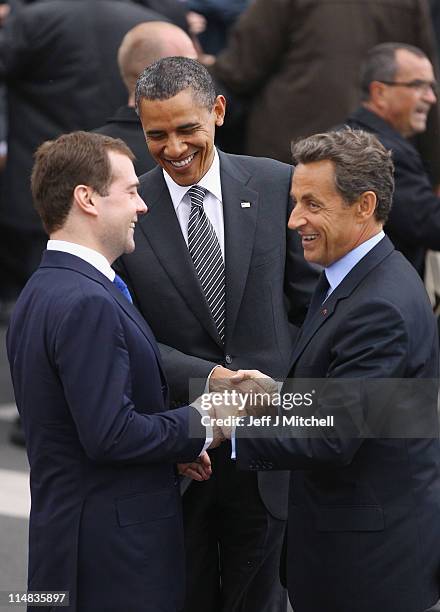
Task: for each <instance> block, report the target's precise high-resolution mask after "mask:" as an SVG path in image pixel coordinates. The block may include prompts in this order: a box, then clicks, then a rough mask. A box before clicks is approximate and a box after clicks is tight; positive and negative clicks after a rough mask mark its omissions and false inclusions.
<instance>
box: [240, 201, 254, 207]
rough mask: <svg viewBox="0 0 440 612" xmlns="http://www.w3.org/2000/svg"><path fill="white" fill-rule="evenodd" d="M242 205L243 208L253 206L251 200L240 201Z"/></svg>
mask: <svg viewBox="0 0 440 612" xmlns="http://www.w3.org/2000/svg"><path fill="white" fill-rule="evenodd" d="M240 206H241V207H242V208H250V207H251V203H250V202H240Z"/></svg>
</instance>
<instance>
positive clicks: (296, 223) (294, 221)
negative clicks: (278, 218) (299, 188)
mask: <svg viewBox="0 0 440 612" xmlns="http://www.w3.org/2000/svg"><path fill="white" fill-rule="evenodd" d="M306 223H307V220H306V219H305V218H304V215H303V214H302V212H301V207H300V206H298V204H297V205H296V206H295V207H294V208H293V210H292V212H291V213H290V217H289V221H288V222H287V227H288V228H289V229H291V230H296V229H298V228H299V227H302V226H303V225H305V224H306Z"/></svg>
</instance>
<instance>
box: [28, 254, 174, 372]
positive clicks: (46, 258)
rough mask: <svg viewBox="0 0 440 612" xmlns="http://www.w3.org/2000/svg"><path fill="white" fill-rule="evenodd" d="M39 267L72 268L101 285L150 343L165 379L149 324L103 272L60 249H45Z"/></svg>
mask: <svg viewBox="0 0 440 612" xmlns="http://www.w3.org/2000/svg"><path fill="white" fill-rule="evenodd" d="M40 267H41V268H48V267H49V268H66V269H69V270H74V271H75V272H79V273H80V274H82V275H84V276H87V277H88V278H90V279H91V280H93V281H95V282H97V283H99V284H100V285H102V286H103V287H104V288H105V289H106V290H107V291H108V292H109V293H110V294H111V295H112V296H113V297H114V299H115V300H116V301H117V302H118V304H119V305H120V306H121V308H122V309H123V310H124V312H125V314H126V315H127V316H128V317H129V318H130V319H131V320H132V321H133V322H134V323H136V325H137V326H138V327H139V329H140V331H141V332H142V334H143V335H144V336H145V338H146V339H147V340H148V342H149V343H150V344H151V347H152V349H153V351H154V353H155V355H156V358H157V361H158V363H159V367H160V369H161V371H162V375H163V378H164V379H165V374H164V371H163V368H162V360H161V357H160V353H159V348H158V346H157V342H156V339H155V337H154V335H153V332H152V331H151V329H150V327H149V325H148V324H147V322H146V321H145V319H144V318H143V317H142V315H141V314H140V312H139V311H138V310H137V308H136V307H135V306H133V304H130V302H129V301H128V300H127V299H126V298H125V297H124V296H123V294H122V293H121V291H120V290H119V289H118V288H117V287H116V286H115V285H114V284H113V283H112V282H111V281H110V280H109V279H108V278H107V277H106V276H104V274H101V272H99V270H97V269H96V268H94V267H93V266H92V265H91V264H89V263H87V262H86V261H84V260H82V259H81V258H80V257H76V256H75V255H71V254H70V253H63V252H61V251H45V252H44V254H43V259H42V262H41V265H40Z"/></svg>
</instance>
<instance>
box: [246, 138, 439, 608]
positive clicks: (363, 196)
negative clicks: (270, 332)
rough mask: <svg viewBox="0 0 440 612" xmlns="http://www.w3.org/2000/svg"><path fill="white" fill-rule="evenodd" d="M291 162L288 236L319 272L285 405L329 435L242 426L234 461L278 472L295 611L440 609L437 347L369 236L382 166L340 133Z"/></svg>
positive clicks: (368, 144) (385, 252)
mask: <svg viewBox="0 0 440 612" xmlns="http://www.w3.org/2000/svg"><path fill="white" fill-rule="evenodd" d="M293 155H294V160H295V162H296V164H297V165H296V169H295V173H294V176H293V181H292V198H293V201H294V209H293V212H292V214H291V216H290V220H289V227H290V228H291V229H293V230H296V231H297V232H298V233H299V235H300V236H301V238H302V244H303V247H304V254H305V257H306V259H307V260H308V261H310V262H314V263H319V264H321V265H322V266H324V271H323V273H322V275H321V279H320V281H319V282H318V287H317V290H316V292H315V294H314V296H313V298H312V302H311V305H310V309H309V312H308V315H307V318H306V320H305V322H304V325H303V327H302V330H301V332H300V337H299V339H298V341H297V343H296V346H295V349H294V352H293V355H292V368H291V371H290V374H289V380H288V381H287V382H286V383H285V386H284V388H283V393H284V394H285V395H284V396H285V398H286V397H287V395H286V394H291V393H293V392H295V391H300V390H302V392H303V393H304V392H308V393H310V392H311V393H312V395H313V391H314V390H315V391H316V389H317V388H318V390H319V397H318V399H317V400H315V401H314V402H313V408H307V406H305V407H304V406H303V407H299V408H298V416H300V417H303V418H304V417H306V416H307V417H309V418H310V417H311V415H313V416H315V417H316V418H321V417H322V418H325V417H332V418H333V423H332V421H330V422H328V423H327V425H323V424H322V423H320V424H319V425H320V426H319V427H317V428H316V429H313V427H312V425H311V424H310V421H309V429H308V430H307V429H304V427H301V423H300V422H298V423H297V424H295V423H293V424H292V423H291V424H288V423H285V427H278V428H277V427H276V424H274V425H273V426H272V429H271V428H267V429H266V431H264V432H262V430H261V427H260V428H258V427H240V428H238V430H237V432H236V434H237V439H236V454H237V459H238V463H239V466H240V467H241V468H243V469H248V470H258V469H266V470H269V471H270V470H273V469H290V470H292V472H291V488H290V503H289V521H288V530H287V534H288V535H287V566H286V568H287V582H288V588H289V597H290V599H291V601H292V605H293V608H294V610H295V612H316V611H317V610H325V611H326V612H371V611H372V610H377V611H379V610H380V611H385V610H390V611H391V610H393V611H396V612H397V611H399V612H422V611H424V610H427V609H428V608H429V606H431V605H433V604H435V603H436V602H437V600H438V598H439V571H440V546H439V542H440V522H439V516H440V446H439V440H438V420H437V391H438V384H437V383H438V381H437V380H436V379H437V378H438V336H437V328H436V323H435V319H434V316H433V313H432V309H431V306H430V304H429V301H428V299H427V295H426V292H425V290H424V287H423V284H422V282H421V280H420V278H419V276H418V275H417V273H416V271H415V270H414V268H413V267H412V266H411V265H410V264H409V263H408V262H407V261H406V259H405V258H404V257H403V256H402V255H401V254H400V253H399V252H397V251H395V249H394V247H393V245H392V243H391V242H390V240H389V239H388V238H387V237H386V236H385V234H384V233H383V225H384V223H385V222H386V219H387V216H388V213H389V211H390V207H391V200H392V193H393V177H392V170H393V165H392V161H391V153H389V152H387V151H386V149H385V148H384V147H383V146H382V145H381V144H380V143H379V141H378V140H377V139H376V138H375V137H374V136H373V135H371V134H367V133H366V132H362V131H352V130H344V131H341V132H331V133H327V134H317V135H315V136H311V137H310V138H308V139H305V140H303V141H300V142H298V143H296V144H295V145H294V147H293ZM301 379H314V380H313V381H312V382H307V380H306V381H303V383H301V382H300V380H301ZM299 385H305V386H306V389H305V388H304V386H299ZM307 385H308V386H307ZM428 391H429V392H428ZM289 414H291V411H290V412H289ZM306 424H307V423H306ZM367 427H368V429H367ZM415 432H417V433H415ZM257 436H259V437H258V439H257Z"/></svg>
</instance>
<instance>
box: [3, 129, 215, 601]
mask: <svg viewBox="0 0 440 612" xmlns="http://www.w3.org/2000/svg"><path fill="white" fill-rule="evenodd" d="M132 158H133V155H132V153H131V151H130V149H128V147H127V145H126V144H125V143H124V142H122V141H121V140H115V139H113V138H109V137H105V136H101V135H98V134H91V133H86V132H73V133H71V134H68V135H64V136H61V137H60V138H58V139H57V140H55V141H48V142H46V143H44V144H43V145H42V146H41V147H40V148H39V149H38V151H37V153H36V162H35V166H34V169H33V174H32V192H33V196H34V201H35V205H36V208H37V210H38V212H39V214H40V216H41V218H42V221H43V223H44V226H45V228H46V230H47V232H48V234H49V236H50V240H49V242H48V245H47V250H46V251H45V252H44V255H43V260H42V263H41V265H40V267H39V268H38V270H37V271H36V272H35V273H34V275H33V276H32V277H31V279H30V280H29V282H28V283H27V285H26V287H25V289H24V290H23V292H22V294H21V295H20V297H19V299H18V301H17V305H16V308H15V310H14V312H13V315H12V319H11V324H10V327H9V330H8V336H7V349H8V358H9V362H10V366H11V373H12V379H13V384H14V391H15V396H16V401H17V406H18V409H19V412H20V415H21V418H22V422H23V427H24V431H25V437H26V446H27V452H28V457H29V463H30V467H31V475H30V481H31V499H32V508H31V516H30V528H29V573H28V586H29V590H37V591H38V590H40V591H50V590H54V591H60V590H62V591H69V594H70V606H69V608H68V609H69V610H72V611H75V612H97V611H98V610H105V611H106V612H112V611H114V612H121V611H122V610H127V611H128V610H130V612H147V611H148V612H159V611H160V612H177V611H179V610H181V607H182V605H183V594H184V583H185V569H184V553H183V532H182V517H181V503H180V494H179V489H178V481H177V478H176V471H175V468H174V466H173V463H175V462H176V461H192V460H195V459H197V457H198V456H199V455H200V454H201V453H202V450H203V448H204V445H205V446H206V445H208V444H209V440H208V441H205V428H204V427H201V426H200V417H198V414H197V413H195V412H194V408H192V407H191V406H185V407H181V408H178V409H176V410H173V411H168V412H166V409H167V405H168V387H167V384H166V380H165V375H164V371H163V368H162V364H161V359H160V355H159V350H158V348H157V345H156V342H155V339H154V337H153V334H152V332H151V330H150V328H149V327H148V325H147V324H146V322H145V321H144V319H143V318H142V317H141V315H140V314H139V312H138V311H137V310H136V308H134V306H133V305H132V303H130V300H131V298H130V295H129V293H128V291H127V287H126V286H125V285H124V283H123V282H122V280H121V279H120V278H118V277H117V276H115V272H114V270H113V269H112V268H111V263H112V262H113V261H114V260H115V259H116V258H117V257H118V256H120V255H121V254H122V253H124V252H125V253H127V252H131V251H132V250H133V249H134V239H133V234H134V228H135V225H136V223H137V221H138V217H139V216H140V215H142V214H143V213H145V212H146V210H147V208H146V206H145V204H144V202H143V200H142V199H141V198H140V197H139V195H138V191H137V188H138V179H137V177H136V174H135V172H134V167H133V163H132ZM191 416H193V417H195V422H194V424H193V425H192V429H191V432H192V436H193V437H191V438H190V437H189V433H191V432H189V429H188V427H189V419H190V418H191ZM205 456H206V453H205V454H203V457H205ZM208 471H209V470H208ZM203 475H204V476H205V475H206V473H204V474H203ZM208 475H209V473H208ZM50 608H51V609H52V607H51V606H50ZM30 609H34V608H32V607H31V608H30ZM37 609H38V610H39V609H40V608H37Z"/></svg>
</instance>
